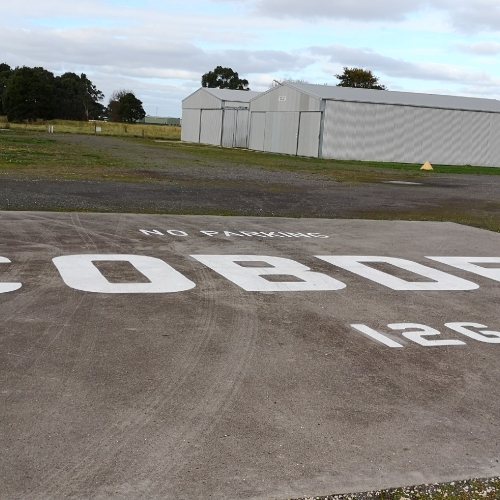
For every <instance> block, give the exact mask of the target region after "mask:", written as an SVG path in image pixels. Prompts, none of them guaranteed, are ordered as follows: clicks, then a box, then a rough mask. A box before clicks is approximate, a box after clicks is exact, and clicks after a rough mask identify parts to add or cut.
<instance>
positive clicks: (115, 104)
mask: <svg viewBox="0 0 500 500" xmlns="http://www.w3.org/2000/svg"><path fill="white" fill-rule="evenodd" d="M145 116H146V112H145V111H144V108H143V107H142V101H140V100H139V99H137V97H136V96H135V94H134V93H133V92H132V91H131V90H125V89H122V90H115V91H114V92H113V93H112V94H111V97H110V98H109V104H108V117H109V120H110V121H112V122H129V123H132V122H136V121H137V120H142V119H143V118H144V117H145Z"/></svg>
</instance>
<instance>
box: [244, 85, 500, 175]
mask: <svg viewBox="0 0 500 500" xmlns="http://www.w3.org/2000/svg"><path fill="white" fill-rule="evenodd" d="M249 129H250V131H249V144H248V147H249V148H250V149H255V150H258V151H269V152H276V153H286V154H293V155H302V156H313V157H323V158H336V159H348V160H372V161H393V162H405V163H424V162H425V161H430V162H431V163H438V164H446V165H465V164H471V165H486V166H500V101H497V100H495V99H478V98H470V97H458V96H447V95H432V94H417V93H409V92H393V91H383V90H368V89H354V88H344V87H336V86H328V85H311V84H289V83H285V84H283V85H280V86H278V87H275V88H273V89H270V90H269V91H267V92H264V93H262V94H260V95H259V96H257V97H255V98H252V100H251V101H250V126H249Z"/></svg>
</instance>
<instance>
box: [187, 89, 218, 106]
mask: <svg viewBox="0 0 500 500" xmlns="http://www.w3.org/2000/svg"><path fill="white" fill-rule="evenodd" d="M182 107H183V108H185V109H220V108H222V101H221V100H220V99H218V98H217V97H215V96H213V95H212V94H210V93H209V92H207V91H206V90H204V89H202V88H201V89H198V90H197V91H196V92H194V93H193V94H191V95H190V96H188V97H186V99H184V100H183V101H182Z"/></svg>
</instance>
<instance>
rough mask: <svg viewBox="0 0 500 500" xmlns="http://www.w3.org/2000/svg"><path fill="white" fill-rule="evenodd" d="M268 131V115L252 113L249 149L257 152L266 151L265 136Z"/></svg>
mask: <svg viewBox="0 0 500 500" xmlns="http://www.w3.org/2000/svg"><path fill="white" fill-rule="evenodd" d="M265 131H266V113H250V128H249V137H248V147H249V148H250V149H255V150H256V151H264V134H265Z"/></svg>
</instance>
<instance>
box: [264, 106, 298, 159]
mask: <svg viewBox="0 0 500 500" xmlns="http://www.w3.org/2000/svg"><path fill="white" fill-rule="evenodd" d="M298 131H299V113H283V112H275V113H266V126H265V134H264V151H269V152H270V153H283V154H289V155H295V154H297V139H298Z"/></svg>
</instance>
